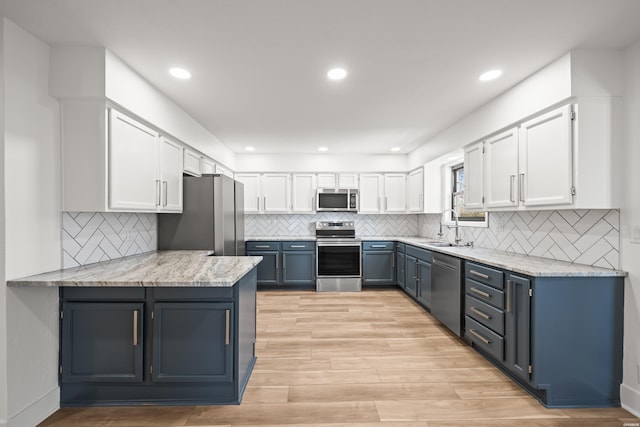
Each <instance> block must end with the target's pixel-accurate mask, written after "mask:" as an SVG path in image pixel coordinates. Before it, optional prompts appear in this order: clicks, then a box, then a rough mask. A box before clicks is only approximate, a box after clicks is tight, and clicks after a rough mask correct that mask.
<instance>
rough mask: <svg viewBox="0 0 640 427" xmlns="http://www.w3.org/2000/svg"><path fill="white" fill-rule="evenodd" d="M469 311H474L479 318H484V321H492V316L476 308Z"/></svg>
mask: <svg viewBox="0 0 640 427" xmlns="http://www.w3.org/2000/svg"><path fill="white" fill-rule="evenodd" d="M469 310H471V311H473V312H474V313H475V314H477V315H478V316H480V317H482V318H483V319H486V320H491V316H489V315H488V314H486V313H484V312H482V311H480V310H478V309H477V308H475V307H471V308H470V309H469Z"/></svg>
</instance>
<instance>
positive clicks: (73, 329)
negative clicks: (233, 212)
mask: <svg viewBox="0 0 640 427" xmlns="http://www.w3.org/2000/svg"><path fill="white" fill-rule="evenodd" d="M208 255H210V254H209V252H207V251H155V252H149V253H145V254H141V255H136V256H130V257H125V258H120V259H117V260H112V261H106V262H100V263H95V264H90V265H86V266H82V267H76V268H71V269H65V270H59V271H54V272H50V273H44V274H39V275H36V276H30V277H25V278H22V279H16V280H12V281H10V282H8V283H7V285H8V286H16V287H17V286H27V287H51V286H56V287H59V288H60V374H59V381H60V404H61V406H90V405H138V404H174V405H175V404H189V405H197V404H237V403H239V402H240V401H241V399H242V394H243V392H244V389H245V386H246V384H247V382H248V380H249V377H250V375H251V371H252V369H253V365H254V363H255V340H256V266H257V265H258V264H259V263H260V261H261V257H214V256H208Z"/></svg>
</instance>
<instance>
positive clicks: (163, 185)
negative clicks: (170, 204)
mask: <svg viewBox="0 0 640 427" xmlns="http://www.w3.org/2000/svg"><path fill="white" fill-rule="evenodd" d="M162 187H163V189H164V203H163V204H162V206H167V196H168V193H167V191H168V190H167V187H168V185H167V181H162Z"/></svg>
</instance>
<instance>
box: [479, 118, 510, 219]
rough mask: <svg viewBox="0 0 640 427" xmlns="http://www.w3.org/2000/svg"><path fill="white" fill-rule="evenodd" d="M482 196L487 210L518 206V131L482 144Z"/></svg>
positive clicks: (508, 132) (497, 136) (507, 132)
mask: <svg viewBox="0 0 640 427" xmlns="http://www.w3.org/2000/svg"><path fill="white" fill-rule="evenodd" d="M484 147H485V155H484V162H485V163H484V177H485V179H484V196H485V206H486V207H487V208H498V207H507V206H517V205H518V185H517V183H518V129H517V128H513V129H509V130H508V131H506V132H503V133H501V134H500V135H496V136H494V137H492V138H489V139H487V140H486V141H485V143H484Z"/></svg>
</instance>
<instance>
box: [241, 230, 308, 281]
mask: <svg viewBox="0 0 640 427" xmlns="http://www.w3.org/2000/svg"><path fill="white" fill-rule="evenodd" d="M315 251H316V243H315V242H313V241H295V240H294V241H285V242H279V241H247V242H246V252H247V255H249V256H261V257H262V262H261V263H260V264H258V286H260V287H261V288H268V287H271V288H275V287H283V286H287V287H302V288H308V287H315V285H316V252H315Z"/></svg>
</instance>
